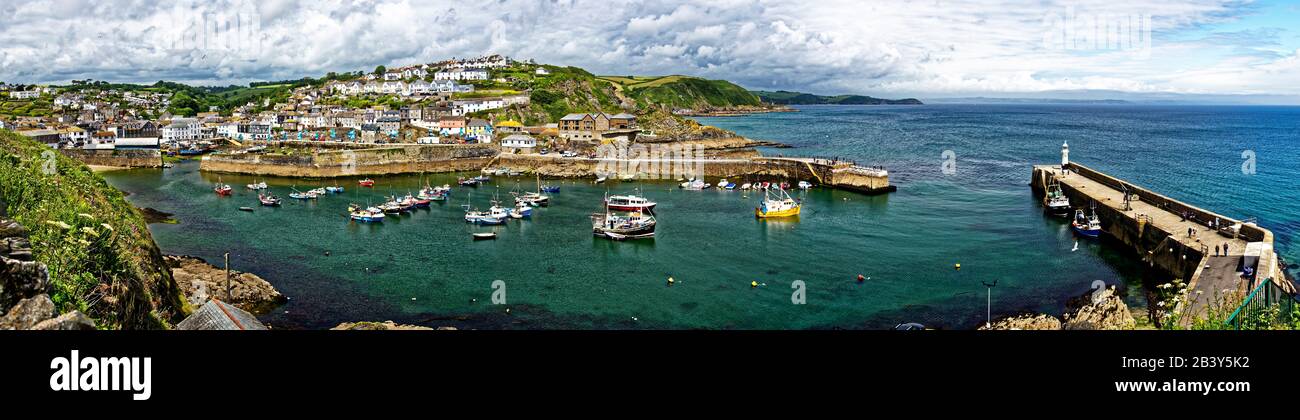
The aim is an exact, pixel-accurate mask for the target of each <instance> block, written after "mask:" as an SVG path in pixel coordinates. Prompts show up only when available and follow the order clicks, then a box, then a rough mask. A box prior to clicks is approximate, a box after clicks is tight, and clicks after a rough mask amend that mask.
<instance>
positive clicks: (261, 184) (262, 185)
mask: <svg viewBox="0 0 1300 420" xmlns="http://www.w3.org/2000/svg"><path fill="white" fill-rule="evenodd" d="M245 187H247V188H248V189H250V190H254V191H256V190H265V189H267V188H269V187H268V186H267V185H266V181H262V182H259V183H256V184H248V185H245Z"/></svg>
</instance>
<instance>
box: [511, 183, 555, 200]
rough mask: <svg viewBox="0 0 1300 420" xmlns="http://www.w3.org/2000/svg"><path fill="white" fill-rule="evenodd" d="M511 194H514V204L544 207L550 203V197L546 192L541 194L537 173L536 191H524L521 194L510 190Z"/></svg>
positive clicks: (540, 184)
mask: <svg viewBox="0 0 1300 420" xmlns="http://www.w3.org/2000/svg"><path fill="white" fill-rule="evenodd" d="M511 194H514V195H515V204H527V205H530V206H533V207H546V206H549V205H551V197H550V196H548V195H546V194H542V178H541V175H538V177H537V191H536V192H526V193H523V194H519V193H514V192H512V193H511Z"/></svg>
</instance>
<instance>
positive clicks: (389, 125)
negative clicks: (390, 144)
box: [375, 117, 402, 134]
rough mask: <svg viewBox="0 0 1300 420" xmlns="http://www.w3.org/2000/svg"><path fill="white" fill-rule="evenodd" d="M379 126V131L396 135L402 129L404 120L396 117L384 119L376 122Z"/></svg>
mask: <svg viewBox="0 0 1300 420" xmlns="http://www.w3.org/2000/svg"><path fill="white" fill-rule="evenodd" d="M375 123H376V124H378V125H379V130H380V131H383V132H384V133H389V134H391V133H396V132H397V131H398V130H401V129H402V119H401V118H394V117H384V118H380V119H378V120H376V121H375Z"/></svg>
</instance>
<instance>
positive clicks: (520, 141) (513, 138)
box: [501, 133, 537, 153]
mask: <svg viewBox="0 0 1300 420" xmlns="http://www.w3.org/2000/svg"><path fill="white" fill-rule="evenodd" d="M536 147H537V139H535V138H533V136H530V135H527V134H521V133H516V134H511V135H509V136H506V137H505V138H504V139H501V148H502V149H518V150H519V151H521V152H525V153H528V152H532V150H533V148H536Z"/></svg>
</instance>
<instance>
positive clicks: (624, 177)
mask: <svg viewBox="0 0 1300 420" xmlns="http://www.w3.org/2000/svg"><path fill="white" fill-rule="evenodd" d="M619 179H622V180H624V181H631V180H633V179H636V174H632V173H626V174H623V175H621V176H619Z"/></svg>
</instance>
